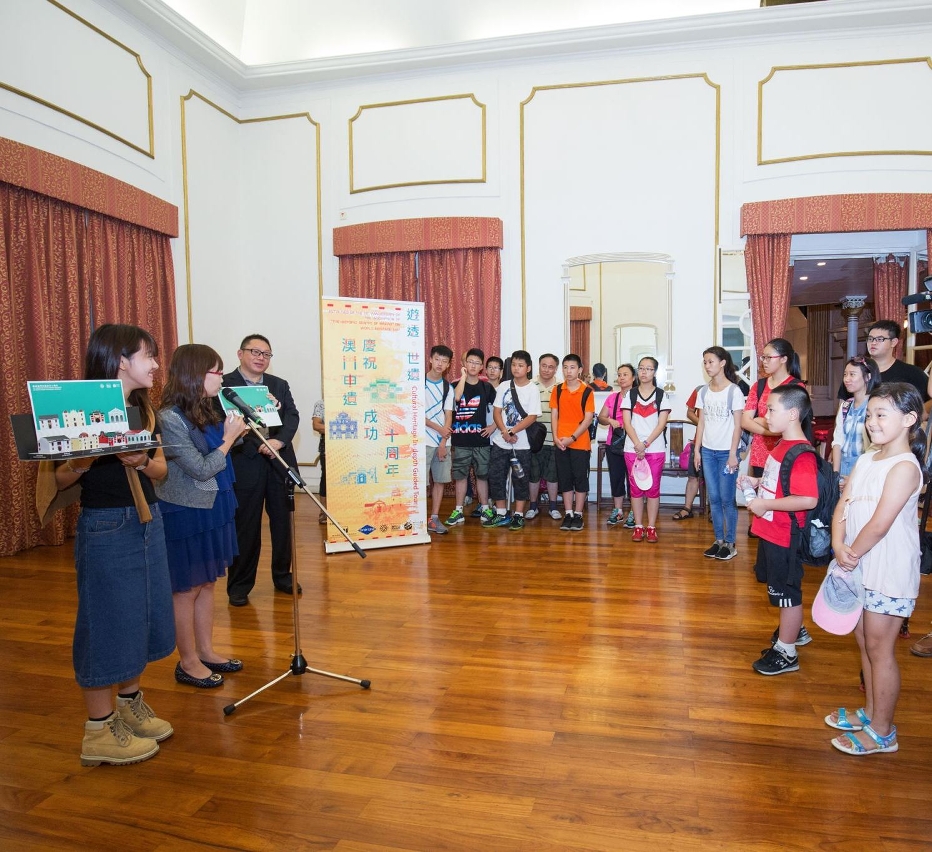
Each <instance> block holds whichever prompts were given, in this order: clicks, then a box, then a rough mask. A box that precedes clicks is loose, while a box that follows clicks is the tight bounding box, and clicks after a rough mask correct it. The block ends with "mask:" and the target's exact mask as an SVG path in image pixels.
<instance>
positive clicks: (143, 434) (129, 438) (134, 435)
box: [126, 429, 152, 444]
mask: <svg viewBox="0 0 932 852" xmlns="http://www.w3.org/2000/svg"><path fill="white" fill-rule="evenodd" d="M151 440H152V433H151V432H150V431H149V430H148V429H132V430H130V431H129V432H127V433H126V443H127V444H148V443H149V442H150V441H151Z"/></svg>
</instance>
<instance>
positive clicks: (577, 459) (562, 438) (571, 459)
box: [550, 354, 595, 532]
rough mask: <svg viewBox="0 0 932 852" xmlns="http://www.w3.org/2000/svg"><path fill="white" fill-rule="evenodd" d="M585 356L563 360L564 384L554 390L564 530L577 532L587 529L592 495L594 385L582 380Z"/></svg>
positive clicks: (555, 445)
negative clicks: (585, 510) (585, 520)
mask: <svg viewBox="0 0 932 852" xmlns="http://www.w3.org/2000/svg"><path fill="white" fill-rule="evenodd" d="M581 372H582V359H581V358H580V357H579V356H578V355H572V354H571V355H567V356H566V357H565V358H564V359H563V379H564V381H563V383H562V384H559V385H557V386H556V387H555V388H554V389H553V390H552V391H551V392H550V409H551V411H552V413H553V417H552V421H551V422H552V429H553V453H554V458H555V460H556V463H557V481H558V483H559V487H560V491H562V492H563V507H564V509H565V510H566V515H565V516H564V518H563V523H562V524H561V525H560V529H561V530H564V531H570V532H576V531H577V530H581V529H582V528H583V516H582V512H583V508H584V507H585V505H586V498H587V497H588V496H589V455H590V452H591V448H592V445H591V442H590V440H589V424H590V423H591V422H592V418H593V417H595V399H594V398H593V393H592V388H590V387H587V386H586V385H584V384H583V383H582V382H581V381H580V378H579V376H580V373H581Z"/></svg>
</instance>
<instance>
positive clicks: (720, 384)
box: [693, 346, 744, 560]
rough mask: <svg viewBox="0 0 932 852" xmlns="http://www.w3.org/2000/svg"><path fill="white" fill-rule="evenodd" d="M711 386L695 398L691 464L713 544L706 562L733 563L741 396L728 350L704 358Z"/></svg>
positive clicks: (713, 351) (713, 348)
mask: <svg viewBox="0 0 932 852" xmlns="http://www.w3.org/2000/svg"><path fill="white" fill-rule="evenodd" d="M702 364H703V366H704V367H705V371H706V373H707V374H708V376H709V384H708V385H707V386H706V387H704V388H702V389H701V390H700V391H699V393H698V395H697V397H696V408H697V409H699V423H698V425H697V426H696V440H695V443H694V450H693V456H694V462H695V465H696V468H697V470H698V469H701V470H702V473H703V476H704V477H705V487H706V492H707V493H708V495H709V507H710V509H711V511H712V527H713V529H714V531H715V541H714V542H713V543H712V546H711V547H709V548H708V549H707V550H706V551H705V552H704V554H703V555H704V556H707V557H708V558H710V559H723V560H728V559H734V558H735V556H736V555H737V553H738V551H737V550H736V548H735V541H736V538H737V527H738V507H737V506H736V505H735V486H736V485H737V481H738V463H739V460H738V444H739V442H740V441H741V412H742V410H743V409H744V394H743V393H741V389H740V388H739V387H738V376H737V373H736V372H735V365H734V362H733V361H732V360H731V354H730V353H729V352H728V350H727V349H723V348H722V347H721V346H710V347H709V348H708V349H706V350H705V351H704V352H703V353H702Z"/></svg>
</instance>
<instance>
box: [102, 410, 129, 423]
mask: <svg viewBox="0 0 932 852" xmlns="http://www.w3.org/2000/svg"><path fill="white" fill-rule="evenodd" d="M107 422H109V423H125V422H126V414H125V412H124V411H123V409H121V408H111V409H110V411H109V412H108V413H107Z"/></svg>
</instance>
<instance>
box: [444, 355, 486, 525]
mask: <svg viewBox="0 0 932 852" xmlns="http://www.w3.org/2000/svg"><path fill="white" fill-rule="evenodd" d="M484 362H485V353H484V352H483V351H482V350H481V349H470V350H469V351H468V352H467V353H466V354H465V355H464V356H463V366H462V370H461V372H460V380H459V381H458V382H457V383H456V386H455V387H454V388H453V434H452V435H451V437H450V443H451V445H452V447H453V482H454V483H455V488H456V506H455V507H454V509H453V511H452V513H451V514H450V517H449V518H447V526H448V527H453V526H456V525H457V524H462V523H465V521H466V517H465V515H463V504H464V502H465V499H466V483H467V479H468V477H469V469H470V468H472V469H473V470H475V472H476V491H477V492H478V496H479V508H480V510H481V512H482V514H481V516H482V517H484V518H492V517H494V516H495V511H494V510H493V509H492V508H491V507H490V506H489V505H488V503H489V453H490V450H491V446H490V444H489V436H490V435H491V434H492V433H493V432H494V431H495V426H494V425H492V424H490V423H489V421H488V410H489V406H490V405H491V404H492V403H493V402H494V401H495V388H493V387H492V385H490V384H489V383H488V382H483V381H480V380H479V373H481V372H482V368H483V366H484Z"/></svg>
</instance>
